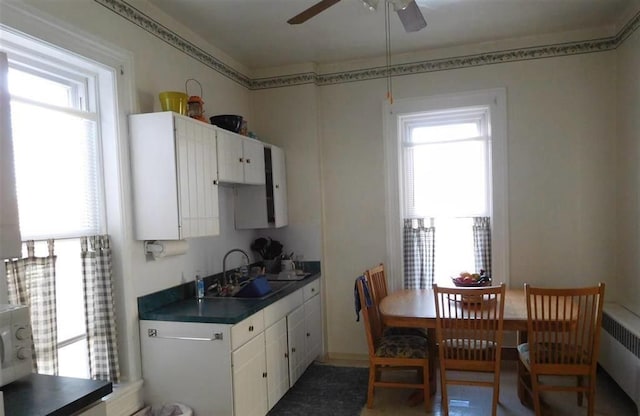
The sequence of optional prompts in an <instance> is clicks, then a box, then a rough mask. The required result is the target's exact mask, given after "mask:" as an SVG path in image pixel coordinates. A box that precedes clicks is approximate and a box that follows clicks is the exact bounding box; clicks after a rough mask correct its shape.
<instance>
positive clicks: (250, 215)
mask: <svg viewBox="0 0 640 416" xmlns="http://www.w3.org/2000/svg"><path fill="white" fill-rule="evenodd" d="M264 166H265V180H266V183H265V186H245V187H239V188H238V189H236V206H235V222H236V228H237V229H256V228H279V227H284V226H285V225H287V224H288V223H289V215H288V210H287V176H286V167H285V157H284V151H283V150H282V149H281V148H279V147H277V146H273V145H266V146H265V147H264Z"/></svg>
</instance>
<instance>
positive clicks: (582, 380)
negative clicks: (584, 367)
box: [576, 376, 584, 407]
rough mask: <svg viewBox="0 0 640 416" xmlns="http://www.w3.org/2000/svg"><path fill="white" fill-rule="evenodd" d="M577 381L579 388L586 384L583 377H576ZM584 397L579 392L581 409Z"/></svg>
mask: <svg viewBox="0 0 640 416" xmlns="http://www.w3.org/2000/svg"><path fill="white" fill-rule="evenodd" d="M576 379H577V380H576V383H577V386H578V387H580V386H582V385H583V383H584V379H583V377H582V376H576ZM582 396H583V394H582V392H581V391H579V392H578V406H580V407H582Z"/></svg>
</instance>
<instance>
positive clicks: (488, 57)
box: [94, 0, 640, 90]
mask: <svg viewBox="0 0 640 416" xmlns="http://www.w3.org/2000/svg"><path fill="white" fill-rule="evenodd" d="M94 1H95V2H96V3H98V4H100V5H102V6H104V7H106V8H107V9H109V10H111V11H113V12H114V13H116V14H118V15H120V16H121V17H123V18H125V19H127V20H128V21H130V22H132V23H134V24H135V25H137V26H139V27H141V28H142V29H144V30H146V31H147V32H149V33H151V34H152V35H154V36H156V37H157V38H159V39H160V40H162V41H164V42H166V43H168V44H169V45H171V46H173V47H175V48H176V49H178V50H180V51H182V52H184V53H185V54H187V55H189V56H191V57H192V58H194V59H196V60H197V61H199V62H201V63H203V64H204V65H207V66H208V67H210V68H211V69H213V70H214V71H217V72H219V73H220V74H222V75H224V76H226V77H227V78H229V79H231V80H232V81H235V82H237V83H238V84H240V85H242V86H244V87H246V88H249V89H251V90H260V89H268V88H282V87H291V86H295V85H303V84H315V85H318V86H322V85H332V84H342V83H347V82H358V81H366V80H371V79H378V78H384V77H386V76H387V74H388V72H387V71H389V72H390V73H391V76H402V75H412V74H421V73H427V72H437V71H447V70H451V69H460V68H470V67H475V66H482V65H494V64H501V63H507V62H518V61H526V60H531V59H542V58H553V57H559V56H569V55H579V54H585V53H594V52H603V51H609V50H614V49H616V48H618V47H619V46H620V45H621V44H622V43H623V42H624V41H625V40H626V39H627V38H628V37H629V36H631V34H632V33H633V32H635V31H636V30H637V29H638V27H640V13H638V14H636V15H635V16H634V17H633V18H632V19H631V20H630V21H629V22H628V23H627V24H626V25H625V26H624V27H623V28H622V29H621V30H620V32H619V33H618V34H617V35H615V36H612V37H607V38H602V39H594V40H586V41H578V42H567V43H559V44H553V45H543V46H535V47H530V48H521V49H510V50H504V51H496V52H486V53H481V54H476V55H463V56H457V57H449V58H443V59H433V60H427V61H418V62H411V63H405V64H398V65H392V66H391V67H390V68H389V69H387V68H386V67H376V68H365V69H359V70H352V71H345V72H336V73H330V74H318V73H315V72H305V73H300V74H293V75H285V76H275V77H269V78H255V79H250V78H249V77H248V76H246V75H243V74H241V73H240V72H238V71H237V70H235V69H233V68H232V67H230V66H229V65H227V64H225V63H224V62H222V61H220V60H219V59H217V58H215V57H214V56H213V55H211V54H210V53H208V52H206V51H204V50H202V49H201V48H199V47H197V46H196V45H194V44H192V43H191V42H189V41H188V40H186V39H184V38H182V37H181V36H179V35H177V34H175V33H174V32H172V31H171V30H170V29H169V28H167V27H165V26H163V25H161V24H160V23H158V22H156V21H155V20H153V19H152V18H151V17H149V16H147V15H146V14H144V13H143V12H141V11H140V10H138V9H136V8H135V7H133V6H131V5H129V4H128V3H127V2H126V1H125V0H94Z"/></svg>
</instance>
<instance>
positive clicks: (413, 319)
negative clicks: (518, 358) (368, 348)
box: [380, 289, 531, 404]
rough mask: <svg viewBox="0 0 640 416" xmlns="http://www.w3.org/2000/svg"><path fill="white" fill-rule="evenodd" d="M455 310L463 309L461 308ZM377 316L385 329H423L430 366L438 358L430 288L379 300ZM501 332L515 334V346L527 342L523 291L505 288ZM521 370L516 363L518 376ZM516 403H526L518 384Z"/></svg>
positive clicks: (433, 387)
mask: <svg viewBox="0 0 640 416" xmlns="http://www.w3.org/2000/svg"><path fill="white" fill-rule="evenodd" d="M458 307H463V306H462V305H460V306H458ZM380 314H381V315H382V321H383V323H384V325H385V326H394V327H411V328H426V329H427V340H428V345H429V357H432V359H431V363H433V362H434V361H435V359H434V358H435V357H437V356H438V353H437V346H436V342H435V340H436V334H435V328H436V307H435V298H434V296H433V290H432V289H404V290H399V291H396V292H393V293H391V294H389V295H387V296H386V297H385V298H384V299H382V300H381V301H380ZM503 327H504V330H505V331H515V332H516V333H517V337H518V341H517V342H518V343H522V342H526V340H527V304H526V302H525V295H524V290H523V289H507V290H506V294H505V304H504V324H503ZM523 371H524V369H523V366H522V364H521V363H520V362H518V377H521V375H522V372H523ZM429 381H431V394H435V392H436V384H437V383H436V382H435V366H433V365H430V366H429ZM518 397H519V398H520V401H521V402H522V403H525V404H529V403H531V402H530V398H529V397H528V392H527V391H526V390H525V389H524V388H522V387H521V386H520V383H518Z"/></svg>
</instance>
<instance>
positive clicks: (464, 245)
mask: <svg viewBox="0 0 640 416" xmlns="http://www.w3.org/2000/svg"><path fill="white" fill-rule="evenodd" d="M434 225H435V227H436V239H435V253H436V261H435V281H436V283H438V284H445V285H450V284H451V277H457V276H458V275H459V273H460V272H465V271H467V272H469V273H474V272H478V271H479V270H474V269H475V261H474V255H473V233H472V227H473V218H436V219H435V221H434Z"/></svg>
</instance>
